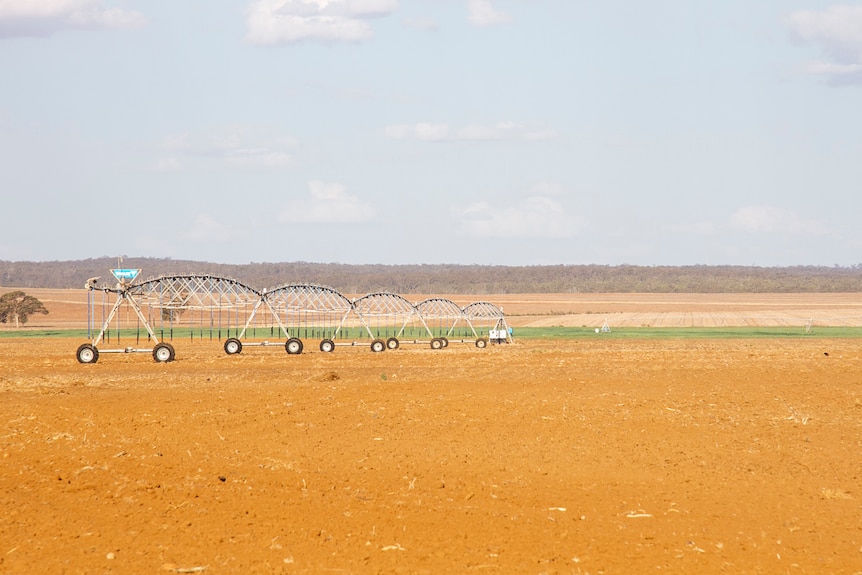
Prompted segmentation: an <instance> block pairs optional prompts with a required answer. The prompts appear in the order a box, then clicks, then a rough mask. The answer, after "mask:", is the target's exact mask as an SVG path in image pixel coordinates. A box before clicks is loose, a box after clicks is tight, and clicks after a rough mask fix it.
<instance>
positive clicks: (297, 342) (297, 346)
mask: <svg viewBox="0 0 862 575" xmlns="http://www.w3.org/2000/svg"><path fill="white" fill-rule="evenodd" d="M284 350H285V351H286V352H287V353H289V354H290V355H298V354H300V353H302V340H301V339H299V338H297V337H292V338H290V339H289V340H287V341H286V342H285V343H284Z"/></svg>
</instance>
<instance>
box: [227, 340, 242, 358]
mask: <svg viewBox="0 0 862 575" xmlns="http://www.w3.org/2000/svg"><path fill="white" fill-rule="evenodd" d="M224 352H225V353H226V354H228V355H237V354H240V353H242V342H241V341H240V340H238V339H237V338H235V337H230V338H228V339H227V341H225V342H224Z"/></svg>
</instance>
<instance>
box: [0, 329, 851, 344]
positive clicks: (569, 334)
mask: <svg viewBox="0 0 862 575" xmlns="http://www.w3.org/2000/svg"><path fill="white" fill-rule="evenodd" d="M156 335H157V336H158V337H159V339H165V340H169V341H176V340H189V341H200V340H213V341H223V340H225V339H227V338H228V337H229V336H228V333H227V330H225V329H222V330H221V333H220V334H219V332H218V331H217V330H214V331H213V333H212V334H210V331H209V329H205V330H204V331H203V332H201V331H200V330H198V329H189V328H177V329H174V330H173V334H170V333H169V331H168V330H165V331H164V332H162V331H159V330H156ZM219 335H220V337H219ZM482 335H485V336H487V333H483V334H482ZM91 337H92V336H91ZM91 337H90V338H88V337H87V330H85V329H69V330H60V329H31V328H19V329H7V330H0V339H12V338H75V339H80V340H82V341H87V340H88V339H91ZM230 337H236V333H235V330H231V333H230ZM299 337H300V338H301V339H308V340H319V339H323V337H321V335H319V334H314V335H312V334H310V333H309V334H308V335H307V336H306V335H304V334H302V333H300V334H299ZM381 337H384V338H385V337H386V336H383V335H381ZM514 337H515V339H516V340H519V339H546V340H567V339H588V338H604V339H758V338H761V339H762V338H862V327H826V326H824V327H816V326H815V327H813V328H812V329H810V330H807V329H806V328H805V327H804V326H798V327H621V328H611V330H610V331H609V332H600V333H596V331H595V328H587V327H518V328H515V329H514ZM455 338H456V339H460V338H461V336H456V337H455ZM243 339H245V340H248V341H261V340H266V339H269V340H272V341H280V340H282V339H286V338H285V337H284V336H283V335H282V334H281V333H280V331H278V330H274V332H273V333H272V334H270V330H269V329H258V330H249V331H248V333H246V336H245V337H244V338H243ZM351 339H369V338H368V334H367V333H365V332H360V331H359V330H352V331H350V332H348V331H346V330H345V331H342V333H341V334H340V335H339V337H338V340H340V341H345V340H351ZM402 339H405V340H407V339H413V337H410V336H408V337H403V338H402ZM419 339H424V338H422V337H420V338H419ZM468 339H470V338H468ZM138 341H140V342H146V341H147V333H146V332H145V331H141V332H140V334H138V333H136V332H135V331H133V330H128V331H121V332H120V334H119V339H118V338H117V333H116V332H115V331H112V332H111V333H110V340H109V341H108V342H106V343H119V344H128V345H131V344H134V343H136V342H138Z"/></svg>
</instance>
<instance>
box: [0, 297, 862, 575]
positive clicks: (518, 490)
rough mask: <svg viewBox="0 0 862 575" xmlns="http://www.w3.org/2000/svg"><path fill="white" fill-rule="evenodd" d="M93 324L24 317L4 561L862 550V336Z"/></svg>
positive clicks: (1, 342) (8, 373) (66, 568)
mask: <svg viewBox="0 0 862 575" xmlns="http://www.w3.org/2000/svg"><path fill="white" fill-rule="evenodd" d="M49 307H50V306H49ZM542 313H544V312H542ZM650 313H654V312H650ZM655 313H658V312H655ZM50 317H51V316H47V318H50ZM55 317H58V316H55ZM47 318H46V319H47ZM78 343H80V342H78V341H76V340H70V339H64V338H52V339H0V353H2V356H0V365H2V369H0V393H2V404H0V458H2V470H3V471H2V475H0V505H2V508H3V510H4V516H5V520H4V521H3V522H2V523H0V573H16V574H17V573H21V574H24V573H27V574H29V573H87V574H89V573H153V574H158V573H207V574H209V573H536V574H539V573H593V574H597V573H648V572H670V573H862V489H860V480H862V466H860V461H862V341H859V340H853V339H848V340H836V339H824V338H816V337H810V338H807V337H806V338H798V339H750V340H745V339H743V340H666V341H650V340H625V339H610V338H605V337H603V336H594V337H587V338H583V339H577V340H571V341H564V342H546V341H526V340H525V341H518V342H517V343H516V344H513V345H509V346H501V347H496V346H492V347H490V348H488V349H486V350H478V349H476V348H474V347H472V346H468V345H456V344H453V345H451V346H450V347H449V348H448V349H444V350H440V351H433V350H430V349H425V348H421V349H420V348H416V347H407V346H405V347H403V348H402V349H399V350H397V351H387V352H385V353H382V354H372V353H371V352H370V351H368V350H367V349H365V348H362V349H360V348H355V349H344V348H339V349H338V350H337V351H336V352H335V353H333V354H323V353H319V352H315V351H308V352H306V353H304V354H302V355H300V356H288V355H287V354H285V353H284V351H283V350H282V349H279V348H248V349H246V350H244V351H243V353H242V354H241V355H239V356H226V355H225V354H224V353H223V351H222V349H221V344H220V343H219V342H208V341H203V342H197V341H196V342H194V343H191V342H186V341H177V342H174V344H175V347H176V348H177V360H176V361H175V362H172V363H169V364H157V363H155V362H153V361H152V359H151V358H150V357H149V356H148V355H144V354H141V355H123V354H120V355H105V356H103V357H102V358H101V359H100V360H99V362H98V363H97V364H94V365H79V364H77V363H76V361H75V359H74V350H75V348H76V347H77V344H78ZM310 348H313V346H306V349H310Z"/></svg>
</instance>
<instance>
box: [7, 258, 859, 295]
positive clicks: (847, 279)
mask: <svg viewBox="0 0 862 575" xmlns="http://www.w3.org/2000/svg"><path fill="white" fill-rule="evenodd" d="M123 265H124V266H127V267H131V268H140V269H142V270H143V272H142V279H143V278H146V277H155V276H159V275H182V274H211V275H217V276H223V277H230V278H241V279H242V281H243V282H244V283H246V284H247V285H250V286H252V287H255V288H260V289H262V288H265V287H273V286H277V285H282V284H285V283H288V282H301V283H315V284H320V285H326V286H330V287H333V288H335V289H337V290H339V291H340V292H342V293H346V294H366V293H372V292H377V291H392V292H395V293H404V294H434V295H437V294H510V293H841V292H843V293H847V292H862V264H860V265H854V266H850V267H839V266H833V267H828V266H795V267H753V266H702V265H694V266H679V267H674V266H631V265H620V266H605V265H557V266H488V265H450V264H435V265H426V264H422V265H377V264H369V265H347V264H338V263H325V264H324V263H309V262H287V263H249V264H245V265H229V264H218V263H211V262H195V261H183V260H172V259H157V258H134V257H125V258H124V264H123ZM115 266H116V259H115V258H112V257H102V258H95V259H86V260H76V261H54V262H10V261H0V285H2V286H10V287H42V288H78V287H82V286H83V285H84V283H85V282H86V281H87V278H90V277H95V276H106V275H108V274H107V271H108V270H109V269H111V268H113V267H115Z"/></svg>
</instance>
